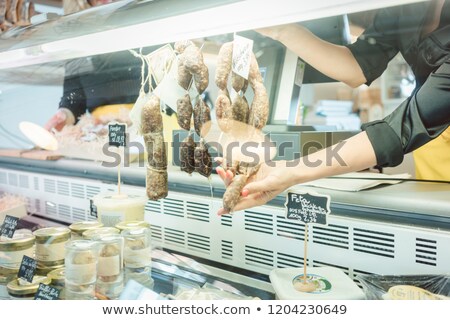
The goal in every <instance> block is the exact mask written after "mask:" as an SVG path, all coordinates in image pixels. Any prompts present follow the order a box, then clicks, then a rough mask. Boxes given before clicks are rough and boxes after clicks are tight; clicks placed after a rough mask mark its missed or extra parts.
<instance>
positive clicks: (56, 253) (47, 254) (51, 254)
mask: <svg viewBox="0 0 450 320" xmlns="http://www.w3.org/2000/svg"><path fill="white" fill-rule="evenodd" d="M34 236H35V237H36V260H37V263H38V268H47V267H55V266H60V265H62V264H64V252H65V251H64V250H65V249H64V246H65V245H66V243H67V242H68V241H69V240H70V230H69V229H68V228H65V227H50V228H42V229H38V230H36V231H35V232H34Z"/></svg>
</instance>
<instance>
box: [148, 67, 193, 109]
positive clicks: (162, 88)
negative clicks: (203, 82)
mask: <svg viewBox="0 0 450 320" xmlns="http://www.w3.org/2000/svg"><path fill="white" fill-rule="evenodd" d="M177 59H178V58H175V59H174V61H173V62H172V66H171V68H170V71H169V73H167V74H166V75H165V76H164V79H163V80H162V81H161V82H160V84H158V86H157V87H156V88H155V90H153V93H154V94H155V95H156V96H158V97H159V99H161V105H162V104H163V103H164V104H165V105H166V106H168V107H169V108H170V109H172V110H173V111H175V112H177V100H178V99H180V98H182V97H184V95H185V94H186V90H184V89H183V88H182V87H181V86H180V85H179V84H178V82H177V74H178V60H177ZM192 86H193V85H192ZM189 94H191V93H190V92H189Z"/></svg>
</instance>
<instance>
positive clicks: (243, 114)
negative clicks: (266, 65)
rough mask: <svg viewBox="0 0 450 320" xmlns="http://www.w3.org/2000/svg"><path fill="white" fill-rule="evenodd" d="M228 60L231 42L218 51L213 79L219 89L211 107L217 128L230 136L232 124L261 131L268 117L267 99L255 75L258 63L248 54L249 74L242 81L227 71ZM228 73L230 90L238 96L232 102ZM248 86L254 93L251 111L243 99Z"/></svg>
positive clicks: (263, 88) (261, 84)
mask: <svg viewBox="0 0 450 320" xmlns="http://www.w3.org/2000/svg"><path fill="white" fill-rule="evenodd" d="M232 57H233V42H227V43H225V44H224V45H222V47H221V48H220V51H219V56H218V59H217V69H216V76H215V82H216V85H217V87H218V88H219V95H218V97H217V100H216V103H215V107H216V116H217V122H218V125H219V127H220V129H221V130H222V131H223V132H230V130H231V129H232V127H233V125H232V124H233V122H234V121H239V122H243V123H247V124H249V125H252V126H253V127H255V128H257V129H262V128H263V127H264V126H265V125H266V123H267V119H268V117H269V98H268V96H267V91H266V88H265V87H264V84H263V80H262V77H261V73H260V72H259V66H258V61H257V60H256V57H255V55H254V54H253V53H252V56H251V63H250V71H249V75H248V80H246V79H244V78H243V77H241V76H240V75H238V74H236V73H234V72H232V71H231V65H232V64H231V63H232ZM230 73H231V86H232V88H233V89H234V90H235V91H236V92H237V93H238V94H237V95H236V96H235V98H234V99H233V101H231V98H230V94H229V91H228V88H227V85H228V78H229V75H230ZM249 84H250V86H251V88H252V89H253V93H254V98H253V101H252V104H251V107H249V105H248V102H247V99H246V98H245V95H244V94H245V92H246V91H247V87H248V85H249ZM239 93H241V94H242V96H241V94H239Z"/></svg>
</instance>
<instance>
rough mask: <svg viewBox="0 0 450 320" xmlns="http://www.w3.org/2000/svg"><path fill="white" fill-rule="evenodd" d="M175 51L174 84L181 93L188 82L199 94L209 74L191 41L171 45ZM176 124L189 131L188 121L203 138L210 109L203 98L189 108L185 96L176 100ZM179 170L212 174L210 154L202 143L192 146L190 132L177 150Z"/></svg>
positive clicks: (206, 130) (205, 174)
mask: <svg viewBox="0 0 450 320" xmlns="http://www.w3.org/2000/svg"><path fill="white" fill-rule="evenodd" d="M175 51H176V52H177V53H178V73H177V81H178V84H179V85H180V86H181V87H182V88H184V89H185V90H189V88H190V86H191V82H192V81H193V83H194V84H195V87H196V89H197V91H198V94H199V95H200V94H202V93H203V92H204V91H205V89H206V88H207V87H208V84H209V71H208V67H207V66H206V65H205V63H204V60H203V55H202V52H201V50H200V48H198V47H197V46H196V45H195V44H194V43H193V42H192V41H180V42H177V43H175ZM177 111H178V124H179V126H180V127H181V128H183V129H184V130H187V131H190V130H191V122H192V118H193V120H194V130H195V132H196V133H197V134H198V135H199V136H200V137H204V136H206V135H207V134H208V132H209V130H210V128H211V110H210V109H209V107H208V105H207V104H206V103H205V102H204V101H203V99H202V98H201V97H200V96H198V98H197V102H196V103H195V106H192V103H191V97H190V96H189V94H187V93H186V94H185V95H184V96H183V97H181V98H180V99H178V100H177ZM180 161H181V166H180V167H181V170H182V171H184V172H187V173H189V174H190V173H192V172H194V171H196V172H198V173H200V174H201V175H203V176H205V177H209V176H210V175H211V172H212V161H211V155H210V154H209V152H208V147H207V145H206V144H205V142H204V141H203V139H201V140H200V143H198V144H196V143H195V142H194V139H193V133H191V132H190V133H189V135H188V136H187V138H186V139H184V140H183V142H182V143H181V147H180Z"/></svg>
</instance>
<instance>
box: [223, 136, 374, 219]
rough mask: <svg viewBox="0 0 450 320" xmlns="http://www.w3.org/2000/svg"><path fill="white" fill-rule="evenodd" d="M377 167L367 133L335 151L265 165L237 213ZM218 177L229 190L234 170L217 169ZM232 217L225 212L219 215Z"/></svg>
mask: <svg viewBox="0 0 450 320" xmlns="http://www.w3.org/2000/svg"><path fill="white" fill-rule="evenodd" d="M375 164H376V156H375V152H374V150H373V147H372V144H371V143H370V141H369V139H368V137H367V134H366V132H361V133H359V134H357V135H355V136H353V137H351V138H349V139H347V140H344V141H342V142H340V143H338V144H336V145H334V146H332V147H329V148H326V149H322V150H320V151H317V152H315V153H313V154H310V155H308V156H305V157H301V158H299V159H297V160H293V161H275V162H269V163H264V164H262V166H261V167H260V169H259V171H258V173H257V174H256V176H254V177H252V178H250V180H249V183H248V184H247V185H246V186H245V187H244V189H243V191H242V197H241V199H240V200H239V202H238V204H237V205H236V206H235V208H234V210H235V211H239V210H244V209H248V208H251V207H255V206H260V205H263V204H265V203H267V202H268V201H269V200H271V199H273V198H274V197H276V196H277V195H278V194H280V193H281V192H283V191H284V190H286V189H288V188H290V187H292V186H294V185H296V184H299V183H304V182H308V181H312V180H316V179H320V178H324V177H328V176H333V175H338V174H343V173H348V172H354V171H360V170H363V169H366V168H369V167H372V166H374V165H375ZM217 173H218V174H219V176H220V177H221V178H222V179H223V180H224V183H225V185H226V186H228V185H229V184H230V182H231V180H232V179H233V174H232V172H231V171H230V170H228V171H225V170H224V169H223V168H221V167H217ZM226 213H228V212H227V211H226V210H225V209H223V208H221V209H220V210H219V212H218V214H219V215H222V214H226Z"/></svg>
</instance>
